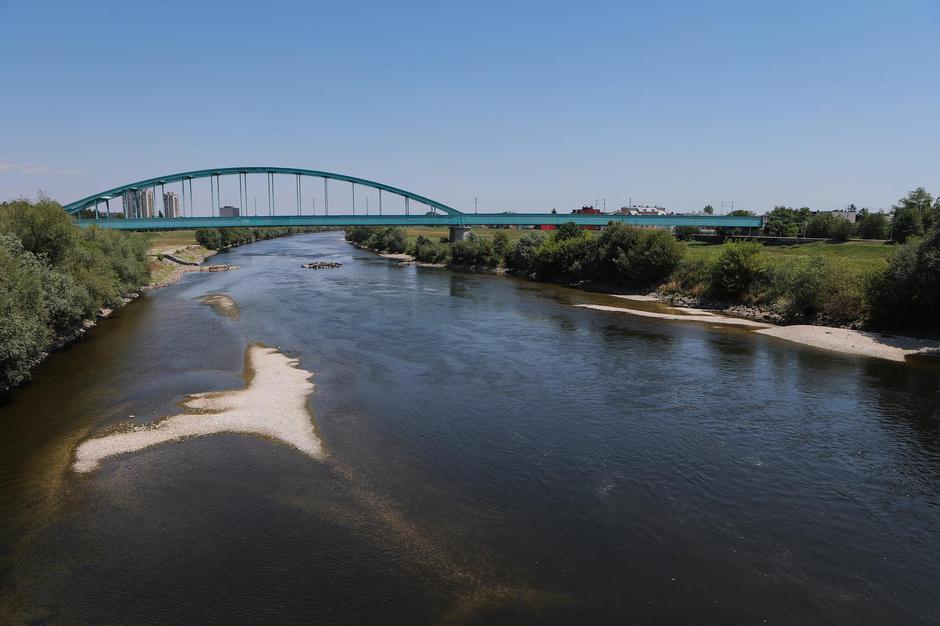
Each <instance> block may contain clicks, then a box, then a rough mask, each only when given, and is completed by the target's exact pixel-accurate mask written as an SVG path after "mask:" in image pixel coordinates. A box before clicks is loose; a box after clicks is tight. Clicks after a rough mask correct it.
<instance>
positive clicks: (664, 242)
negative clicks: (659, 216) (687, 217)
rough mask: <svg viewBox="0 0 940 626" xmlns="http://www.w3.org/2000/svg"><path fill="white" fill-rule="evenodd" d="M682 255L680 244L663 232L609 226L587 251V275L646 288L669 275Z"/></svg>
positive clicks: (606, 281) (614, 282) (609, 281)
mask: <svg viewBox="0 0 940 626" xmlns="http://www.w3.org/2000/svg"><path fill="white" fill-rule="evenodd" d="M682 252H683V248H682V246H681V245H680V244H679V242H677V241H676V239H675V237H673V236H672V235H671V234H670V233H669V232H667V231H665V230H661V229H655V230H643V229H640V228H636V227H633V226H628V225H626V224H617V223H611V224H608V226H607V228H605V229H604V230H603V231H601V234H600V235H599V236H598V237H597V239H596V243H595V245H594V246H593V248H592V249H591V250H590V255H589V275H590V277H591V278H593V279H595V280H598V281H600V282H603V283H610V284H616V285H623V286H626V287H649V286H651V285H653V284H658V283H660V282H662V281H664V280H665V279H666V278H667V277H668V276H669V275H670V274H672V272H673V271H674V270H675V269H676V267H677V266H678V265H679V261H681V260H682Z"/></svg>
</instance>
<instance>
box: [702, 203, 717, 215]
mask: <svg viewBox="0 0 940 626" xmlns="http://www.w3.org/2000/svg"><path fill="white" fill-rule="evenodd" d="M704 211H705V215H714V214H715V207H713V206H712V205H710V204H706V205H705V209H704Z"/></svg>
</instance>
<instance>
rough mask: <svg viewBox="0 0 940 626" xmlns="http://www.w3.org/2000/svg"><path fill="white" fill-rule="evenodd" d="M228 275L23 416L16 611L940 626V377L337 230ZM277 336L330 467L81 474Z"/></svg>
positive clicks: (120, 319)
mask: <svg viewBox="0 0 940 626" xmlns="http://www.w3.org/2000/svg"><path fill="white" fill-rule="evenodd" d="M313 260H331V261H340V262H343V263H344V266H343V267H342V268H339V269H329V270H318V271H314V270H305V269H302V268H301V267H300V265H301V263H304V262H308V261H313ZM214 262H216V263H223V262H225V263H235V264H237V265H239V266H240V269H239V270H237V271H234V272H225V273H201V274H189V275H187V276H186V277H185V278H184V280H183V282H182V283H181V284H179V285H177V286H174V287H170V288H167V289H163V290H160V291H157V292H152V293H149V294H148V295H146V296H145V297H142V298H140V299H139V300H138V301H136V302H134V303H132V304H131V305H129V306H127V307H126V308H125V309H123V310H121V311H120V312H118V313H117V314H116V315H115V316H114V318H112V319H110V320H107V321H105V322H103V323H101V324H99V326H98V327H97V328H95V329H94V330H93V331H92V332H91V333H90V334H89V336H88V337H87V338H86V339H84V340H82V341H81V342H79V343H77V344H75V345H73V346H72V347H70V348H69V349H67V350H65V351H63V352H60V353H57V354H55V355H53V356H52V357H51V358H50V359H48V360H47V362H46V363H44V364H43V365H42V366H41V367H40V368H39V369H38V371H37V372H36V375H35V380H34V382H32V383H31V384H29V385H28V386H26V387H24V388H23V389H20V390H18V391H16V392H15V393H13V394H11V395H10V396H9V397H7V398H6V399H5V400H4V401H3V403H2V404H0V434H2V436H0V502H2V520H0V622H3V623H20V622H27V621H35V622H41V623H44V622H49V623H63V624H91V623H95V624H105V623H108V624H110V623H135V624H140V623H225V624H233V623H322V624H384V623H441V622H443V623H575V622H578V623H726V624H734V623H740V624H755V623H756V624H760V623H768V624H775V623H776V624H779V623H841V624H859V623H866V624H886V623H899V624H902V623H903V624H918V623H920V624H930V623H934V624H935V623H938V622H940V593H938V592H937V588H938V587H937V585H938V582H937V581H940V544H938V532H940V370H938V368H937V367H936V366H934V365H930V364H908V365H904V364H896V363H890V362H883V361H878V360H874V359H865V358H858V357H850V356H842V355H837V354H832V353H826V352H822V351H817V350H814V349H812V348H808V347H801V346H798V345H795V344H789V343H785V342H782V341H780V340H776V339H773V338H769V337H762V336H758V335H754V334H751V333H748V332H746V331H743V330H733V329H728V328H710V327H708V326H706V325H702V324H683V323H677V322H669V321H660V320H650V319H641V318H632V317H630V316H626V315H623V314H616V313H605V312H599V311H594V310H588V309H582V308H576V307H574V306H572V305H573V304H578V303H610V300H611V299H610V298H609V297H607V296H602V295H592V294H588V293H584V292H581V291H576V290H572V289H568V288H564V287H557V286H550V285H542V284H536V283H531V282H526V281H523V280H518V279H513V278H506V277H497V276H490V275H478V274H462V273H455V272H450V271H447V270H442V269H431V268H415V267H408V266H398V265H396V264H395V263H393V262H391V261H388V260H385V259H382V258H379V257H378V256H376V255H373V254H371V253H368V252H365V251H360V250H356V249H354V248H353V247H351V246H349V245H348V244H346V243H345V242H343V241H342V239H341V235H340V234H337V233H322V234H316V235H304V236H296V237H292V238H288V239H280V240H272V241H265V242H260V243H256V244H253V245H250V246H245V247H242V248H238V249H235V250H232V251H229V252H227V253H224V254H221V255H218V256H217V257H215V260H214ZM207 294H228V295H229V296H231V298H232V299H234V301H235V303H236V304H237V306H238V316H237V317H234V316H228V315H220V313H219V310H217V309H214V308H213V307H210V306H207V305H206V304H205V303H204V302H203V301H202V300H201V299H200V298H201V297H202V296H205V295H207ZM615 304H616V305H618V306H622V305H623V301H616V303H615ZM256 343H261V344H264V345H267V346H271V347H275V348H278V349H279V350H281V351H282V352H284V353H285V354H287V355H289V356H291V357H294V358H297V359H298V366H299V367H300V368H303V369H304V370H308V371H310V372H312V373H313V381H314V383H315V385H316V388H315V390H314V392H313V393H312V395H310V396H309V400H308V408H309V410H310V412H311V415H312V419H313V420H314V423H315V428H316V432H317V434H318V435H319V437H320V438H321V440H322V444H323V447H324V449H325V450H326V454H325V456H324V457H323V458H311V457H310V456H307V455H305V454H302V453H301V452H299V451H298V450H296V449H293V448H291V447H289V446H286V445H284V444H281V443H278V442H277V441H273V440H269V439H265V438H262V437H257V436H252V435H245V434H215V435H209V436H205V437H199V438H192V439H185V440H182V441H178V442H170V443H164V444H161V445H157V446H153V447H150V448H146V449H144V450H141V451H138V452H133V453H129V454H124V455H119V456H114V457H111V458H106V459H104V460H103V461H102V462H101V464H100V466H99V467H98V468H97V469H95V470H93V471H91V472H88V473H83V474H80V473H76V472H75V471H73V470H72V468H71V466H72V463H73V461H74V459H75V453H76V447H77V446H78V445H79V444H80V443H81V442H82V441H84V440H86V439H88V438H89V437H95V436H98V435H100V434H101V433H107V432H109V430H114V429H115V428H124V429H126V428H127V427H128V425H129V424H131V423H136V424H146V423H148V422H153V421H155V420H157V419H159V418H160V417H162V416H167V415H174V414H177V413H180V408H179V406H178V404H179V403H180V402H182V401H183V400H185V399H186V396H187V395H188V394H192V393H198V392H206V391H224V390H231V389H239V388H242V387H244V385H245V380H244V379H243V377H242V374H243V368H244V364H245V354H246V349H247V348H248V347H249V346H251V345H253V344H256ZM130 416H133V417H130Z"/></svg>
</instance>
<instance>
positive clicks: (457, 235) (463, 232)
mask: <svg viewBox="0 0 940 626" xmlns="http://www.w3.org/2000/svg"><path fill="white" fill-rule="evenodd" d="M469 234H470V227H469V226H451V227H450V236H449V237H448V239H450V242H451V243H454V242H455V241H463V240H464V239H466V238H467V235H469Z"/></svg>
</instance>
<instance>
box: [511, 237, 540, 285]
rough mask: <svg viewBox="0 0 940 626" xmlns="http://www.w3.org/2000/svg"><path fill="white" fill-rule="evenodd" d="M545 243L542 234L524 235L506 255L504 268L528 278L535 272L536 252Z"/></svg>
mask: <svg viewBox="0 0 940 626" xmlns="http://www.w3.org/2000/svg"><path fill="white" fill-rule="evenodd" d="M544 242H545V237H544V236H543V235H542V233H540V232H538V231H536V232H531V233H526V234H525V235H523V236H522V238H521V239H520V240H519V241H517V242H516V245H515V246H513V247H512V248H511V249H510V250H509V252H508V253H507V254H506V267H507V268H508V269H509V271H510V272H513V273H514V274H519V275H522V276H529V275H531V274H533V273H535V271H536V262H537V254H538V253H537V251H538V248H539V246H541V245H542V244H543V243H544Z"/></svg>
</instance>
